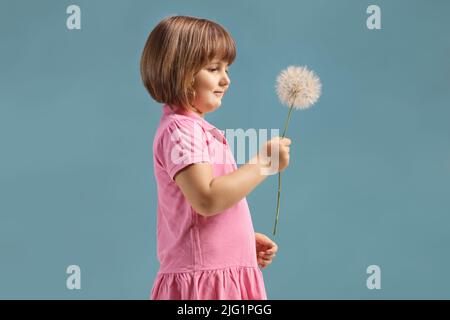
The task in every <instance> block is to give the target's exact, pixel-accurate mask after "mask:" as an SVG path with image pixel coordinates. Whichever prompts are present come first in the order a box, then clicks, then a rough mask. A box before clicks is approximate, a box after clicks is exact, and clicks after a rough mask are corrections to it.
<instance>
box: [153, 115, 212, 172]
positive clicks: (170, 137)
mask: <svg viewBox="0 0 450 320" xmlns="http://www.w3.org/2000/svg"><path fill="white" fill-rule="evenodd" d="M207 141H208V139H207V136H206V133H205V132H204V131H203V128H202V126H201V125H200V124H199V123H198V122H197V121H195V120H191V119H176V120H173V121H172V122H171V123H170V124H169V125H168V126H167V127H166V128H165V130H164V132H163V133H162V136H161V148H162V150H161V153H162V159H161V160H162V163H163V166H164V168H165V169H166V171H167V173H168V174H169V176H170V178H171V179H172V180H173V178H174V177H175V174H176V173H177V172H178V171H180V170H181V169H183V168H184V167H186V166H188V165H190V164H193V163H200V162H208V163H211V160H210V156H209V151H208V143H207Z"/></svg>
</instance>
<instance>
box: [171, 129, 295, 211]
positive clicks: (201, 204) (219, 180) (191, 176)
mask: <svg viewBox="0 0 450 320" xmlns="http://www.w3.org/2000/svg"><path fill="white" fill-rule="evenodd" d="M290 143H291V141H290V139H288V138H283V139H281V138H279V137H276V138H273V139H272V140H270V141H269V142H267V143H266V145H265V147H266V148H267V151H266V154H268V155H269V156H270V150H271V148H273V144H276V145H277V147H278V148H279V167H278V171H282V170H283V169H284V168H286V167H287V166H288V164H289V144H290ZM268 167H270V164H269V165H264V164H262V162H261V161H260V155H259V154H258V155H256V156H255V157H254V158H253V159H252V160H250V161H249V162H248V163H246V164H244V165H243V166H241V167H240V168H239V169H237V170H235V171H233V172H231V173H229V174H227V175H224V176H220V177H213V171H212V167H211V164H209V163H195V164H192V165H189V166H187V167H186V168H184V169H182V170H180V171H179V172H178V173H177V174H176V175H175V177H174V180H175V183H176V184H177V185H178V186H179V187H180V189H181V191H182V192H183V194H184V196H185V197H186V199H187V200H188V202H189V203H190V204H191V206H192V207H193V208H194V210H195V211H196V212H198V213H199V214H201V215H202V216H206V217H208V216H213V215H215V214H218V213H220V212H223V211H225V210H226V209H228V208H230V207H232V206H233V205H235V204H236V203H238V202H239V201H240V200H242V199H243V198H244V197H246V196H247V195H248V194H249V193H250V192H251V191H252V190H253V189H254V188H255V187H256V186H258V185H259V184H260V183H261V182H262V181H264V180H265V179H266V178H267V175H265V174H262V171H263V170H262V169H263V168H266V169H267V168H268Z"/></svg>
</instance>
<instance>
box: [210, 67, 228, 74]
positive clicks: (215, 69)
mask: <svg viewBox="0 0 450 320" xmlns="http://www.w3.org/2000/svg"><path fill="white" fill-rule="evenodd" d="M208 70H209V71H217V70H219V69H217V68H214V69H208ZM225 72H226V73H227V74H228V70H225Z"/></svg>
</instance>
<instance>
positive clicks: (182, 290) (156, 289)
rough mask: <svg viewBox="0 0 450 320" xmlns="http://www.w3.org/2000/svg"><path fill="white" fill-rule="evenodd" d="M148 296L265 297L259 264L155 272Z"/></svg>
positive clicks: (175, 297)
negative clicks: (176, 271) (255, 265)
mask: <svg viewBox="0 0 450 320" xmlns="http://www.w3.org/2000/svg"><path fill="white" fill-rule="evenodd" d="M150 299H151V300H267V295H266V291H265V288H264V281H263V275H262V272H261V270H260V269H259V268H258V267H228V268H224V269H212V270H199V271H192V272H183V273H158V275H157V277H156V279H155V282H154V285H153V289H152V293H151V297H150Z"/></svg>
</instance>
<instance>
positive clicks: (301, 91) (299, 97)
mask: <svg viewBox="0 0 450 320" xmlns="http://www.w3.org/2000/svg"><path fill="white" fill-rule="evenodd" d="M276 89H277V94H278V97H279V99H280V101H281V103H283V104H285V105H287V106H289V113H288V117H287V119H286V122H285V124H284V130H283V135H282V138H284V137H285V135H286V131H287V128H288V125H289V120H290V118H291V112H292V109H307V108H309V107H311V106H312V105H313V104H314V103H316V101H317V100H318V99H319V97H320V94H321V90H322V84H321V83H320V79H319V78H318V77H317V76H316V74H315V73H314V72H313V71H310V70H308V68H306V67H298V66H289V67H288V68H287V69H285V70H283V71H282V72H281V73H280V75H279V76H278V78H277V85H276ZM280 193H281V172H278V194H277V213H276V218H275V226H274V228H273V234H274V235H275V233H276V232H277V224H278V216H279V213H280Z"/></svg>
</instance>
